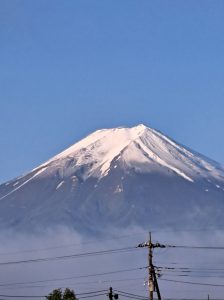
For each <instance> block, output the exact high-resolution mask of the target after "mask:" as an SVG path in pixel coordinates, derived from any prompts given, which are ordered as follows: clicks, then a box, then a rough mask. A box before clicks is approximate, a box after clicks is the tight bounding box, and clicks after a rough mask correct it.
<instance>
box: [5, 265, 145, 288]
mask: <svg viewBox="0 0 224 300" xmlns="http://www.w3.org/2000/svg"><path fill="white" fill-rule="evenodd" d="M147 268H148V266H146V267H137V268H130V269H121V270H116V271H109V272H102V273H94V274H86V275H79V276H70V277H62V278H54V279H44V280H36V281H26V282H13V283H0V286H11V285H23V284H32V283H42V282H54V281H64V280H69V279H80V278H89V277H96V276H104V275H111V274H117V273H125V272H131V271H137V270H143V269H147Z"/></svg>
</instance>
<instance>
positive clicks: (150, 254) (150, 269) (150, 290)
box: [148, 232, 154, 300]
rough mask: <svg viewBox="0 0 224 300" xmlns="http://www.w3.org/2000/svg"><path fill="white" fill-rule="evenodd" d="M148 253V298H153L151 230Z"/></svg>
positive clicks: (150, 299)
mask: <svg viewBox="0 0 224 300" xmlns="http://www.w3.org/2000/svg"><path fill="white" fill-rule="evenodd" d="M148 248H149V254H148V261H149V266H148V269H149V283H148V285H149V300H153V292H154V282H153V264H152V237H151V232H149V242H148Z"/></svg>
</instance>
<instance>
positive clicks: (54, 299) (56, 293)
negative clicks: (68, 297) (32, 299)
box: [46, 289, 63, 300]
mask: <svg viewBox="0 0 224 300" xmlns="http://www.w3.org/2000/svg"><path fill="white" fill-rule="evenodd" d="M46 299H48V300H62V299H63V298H62V291H61V289H55V290H53V291H52V292H51V293H50V294H49V295H48V296H47V297H46Z"/></svg>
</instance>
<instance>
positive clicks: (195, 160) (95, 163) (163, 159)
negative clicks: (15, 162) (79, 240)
mask: <svg viewBox="0 0 224 300" xmlns="http://www.w3.org/2000/svg"><path fill="white" fill-rule="evenodd" d="M115 161H118V163H119V165H120V166H121V165H122V167H123V168H126V169H128V168H134V169H135V170H137V171H140V172H141V171H144V172H151V171H152V170H153V171H155V169H157V168H158V167H159V168H163V170H164V171H169V172H171V173H175V174H178V175H179V176H181V177H182V178H184V179H185V180H188V181H190V182H193V181H194V180H195V178H197V177H198V175H199V174H200V176H202V177H205V178H207V177H209V176H213V177H217V178H219V177H220V176H222V174H223V168H222V167H221V166H220V165H218V164H216V163H214V162H212V161H210V160H208V159H206V158H204V157H203V156H201V155H199V154H197V153H195V152H194V151H191V150H188V149H186V148H185V147H183V146H181V145H179V144H177V143H176V142H174V141H173V140H171V139H170V138H168V137H167V136H165V135H163V134H161V133H160V132H158V131H156V130H155V129H151V128H149V127H146V126H145V125H143V124H140V125H138V126H135V127H132V128H126V127H118V128H112V129H102V130H97V131H95V132H94V133H92V134H90V135H88V136H87V137H86V138H84V139H82V140H81V141H79V142H77V143H75V144H74V145H72V146H71V147H69V148H68V149H66V150H65V151H63V152H61V153H60V154H58V155H56V156H54V157H53V158H52V159H50V160H49V161H47V162H46V163H45V164H43V165H42V166H41V167H42V168H38V169H39V170H40V172H44V171H45V169H46V167H47V166H49V167H50V166H51V167H52V168H58V169H59V170H60V174H62V175H61V176H62V177H63V176H65V177H67V176H71V175H72V174H74V173H75V172H76V171H77V170H80V168H82V172H81V173H82V178H83V180H86V179H87V178H89V177H91V176H93V177H97V178H102V177H104V176H106V175H107V174H108V172H109V171H110V170H111V165H112V162H113V163H114V162H115ZM41 170H42V171H41Z"/></svg>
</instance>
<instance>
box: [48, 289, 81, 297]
mask: <svg viewBox="0 0 224 300" xmlns="http://www.w3.org/2000/svg"><path fill="white" fill-rule="evenodd" d="M46 299H47V300H78V299H77V298H76V295H75V293H74V291H73V290H70V289H69V288H66V289H65V290H64V293H62V290H61V289H55V290H53V291H52V292H51V293H50V294H49V295H48V296H46Z"/></svg>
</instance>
